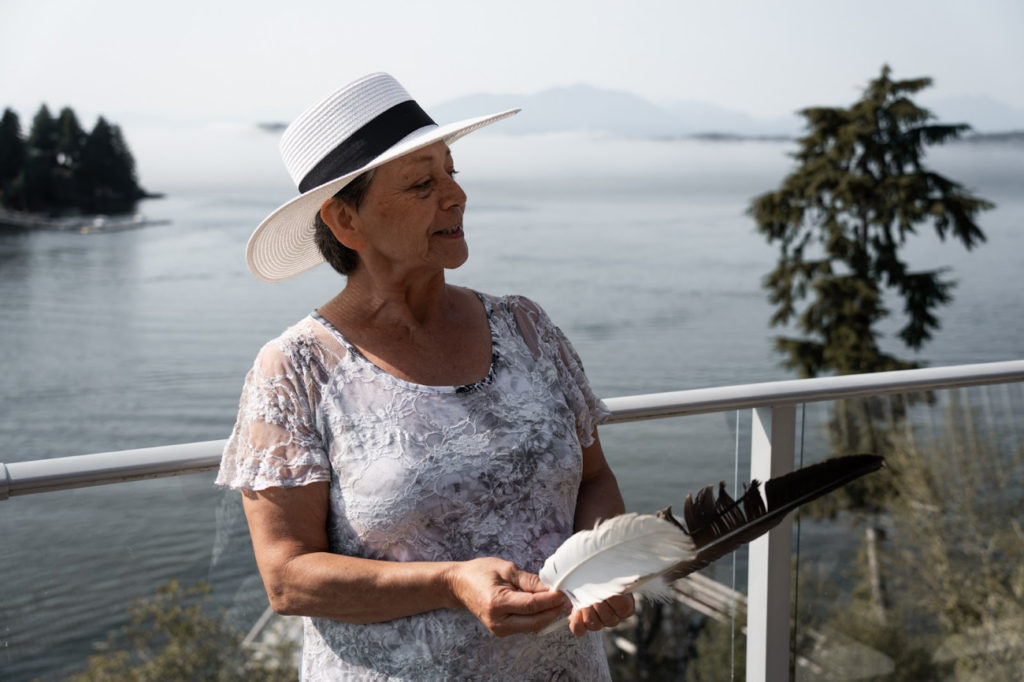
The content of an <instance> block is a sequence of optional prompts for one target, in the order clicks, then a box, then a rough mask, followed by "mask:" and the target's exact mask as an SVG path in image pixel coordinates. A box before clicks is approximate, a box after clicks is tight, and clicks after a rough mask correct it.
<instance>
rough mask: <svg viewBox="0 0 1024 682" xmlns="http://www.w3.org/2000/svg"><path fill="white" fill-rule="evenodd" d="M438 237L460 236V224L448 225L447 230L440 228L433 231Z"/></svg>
mask: <svg viewBox="0 0 1024 682" xmlns="http://www.w3.org/2000/svg"><path fill="white" fill-rule="evenodd" d="M434 235H435V236H438V237H461V236H462V225H454V226H452V227H449V228H448V229H447V230H440V231H438V232H435V233H434Z"/></svg>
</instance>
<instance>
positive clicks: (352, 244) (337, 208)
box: [320, 197, 366, 251]
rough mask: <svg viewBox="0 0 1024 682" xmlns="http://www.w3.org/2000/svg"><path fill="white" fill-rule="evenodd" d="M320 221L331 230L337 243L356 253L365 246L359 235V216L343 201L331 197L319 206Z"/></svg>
mask: <svg viewBox="0 0 1024 682" xmlns="http://www.w3.org/2000/svg"><path fill="white" fill-rule="evenodd" d="M320 219H321V220H323V221H324V223H325V224H326V225H327V227H329V228H331V232H332V233H333V234H334V238H335V239H337V240H338V241H339V242H341V243H342V244H344V245H345V246H347V247H348V248H350V249H352V250H353V251H358V250H359V249H361V248H363V247H365V246H366V241H365V240H364V239H363V237H362V235H361V234H359V225H360V222H359V216H358V214H357V213H356V212H355V211H354V210H353V209H352V207H351V206H349V205H348V204H347V203H345V202H344V201H341V200H340V199H335V198H334V197H331V198H330V199H328V200H327V201H325V202H324V203H322V204H321V205H320Z"/></svg>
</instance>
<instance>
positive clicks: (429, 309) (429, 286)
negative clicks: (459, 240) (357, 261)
mask: <svg viewBox="0 0 1024 682" xmlns="http://www.w3.org/2000/svg"><path fill="white" fill-rule="evenodd" d="M452 303H453V301H452V298H451V291H450V290H449V287H448V286H447V285H446V284H445V279H444V271H443V270H441V271H439V272H435V273H431V274H425V275H420V276H408V277H404V278H402V279H400V280H399V279H397V278H388V277H380V276H378V277H374V276H373V275H372V274H371V273H369V272H367V270H366V269H365V268H362V267H357V268H356V271H355V272H353V273H352V274H351V275H349V277H348V282H347V283H346V285H345V288H344V289H343V290H342V291H341V293H339V294H338V295H337V296H335V297H334V298H333V299H332V300H331V301H330V302H328V303H327V304H326V305H325V306H322V307H321V309H320V313H321V314H322V315H324V316H325V317H327V318H328V319H331V318H335V319H337V321H338V322H340V323H341V324H343V325H344V326H351V325H358V326H360V327H362V326H364V325H365V326H374V327H377V328H378V329H395V330H406V331H407V332H415V331H417V330H419V329H423V328H425V327H430V326H431V325H433V324H435V323H438V322H443V320H444V318H445V317H446V316H447V315H449V314H450V313H451V311H452Z"/></svg>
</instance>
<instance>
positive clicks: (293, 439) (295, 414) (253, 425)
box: [217, 342, 331, 490]
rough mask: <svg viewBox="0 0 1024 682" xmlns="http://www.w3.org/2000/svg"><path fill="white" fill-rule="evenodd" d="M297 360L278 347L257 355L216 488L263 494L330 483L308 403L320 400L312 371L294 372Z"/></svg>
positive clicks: (310, 405) (312, 408)
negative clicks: (219, 486) (278, 488)
mask: <svg viewBox="0 0 1024 682" xmlns="http://www.w3.org/2000/svg"><path fill="white" fill-rule="evenodd" d="M293 355H295V354H293ZM302 357H303V356H302V355H297V357H289V354H287V353H286V352H285V350H284V348H282V344H280V343H279V342H271V343H269V344H267V345H266V346H264V347H263V350H262V351H260V354H259V356H258V357H257V358H256V363H255V364H254V365H253V368H252V369H251V370H250V371H249V374H248V375H247V376H246V377H245V387H244V388H243V390H242V398H241V400H240V402H239V407H238V420H237V421H236V422H235V427H234V429H233V430H232V432H231V438H230V439H229V440H228V443H227V445H226V446H225V448H224V455H223V458H222V459H221V465H220V473H219V475H218V476H217V484H218V485H222V486H227V487H230V488H235V489H244V490H262V489H264V488H271V487H281V488H291V487H294V486H300V485H307V484H309V483H314V482H316V481H330V480H331V469H330V463H329V460H328V457H327V454H326V451H325V448H324V443H323V439H322V437H321V435H320V433H319V431H318V430H317V428H316V423H315V421H316V420H315V415H314V410H315V405H313V404H312V402H313V401H314V400H317V399H318V396H319V389H318V387H317V386H316V385H315V384H316V382H315V380H314V379H313V376H314V372H311V371H308V370H306V371H303V370H301V369H298V368H296V363H295V362H293V360H299V359H302ZM305 357H306V359H308V354H306V356H305Z"/></svg>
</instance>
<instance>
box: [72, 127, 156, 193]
mask: <svg viewBox="0 0 1024 682" xmlns="http://www.w3.org/2000/svg"><path fill="white" fill-rule="evenodd" d="M78 177H79V188H80V190H81V192H80V193H81V196H82V201H83V204H84V205H85V206H86V207H88V208H89V209H90V210H94V211H104V212H113V211H123V210H126V209H128V208H129V207H130V206H131V205H132V204H134V203H135V201H137V200H138V199H140V198H141V197H143V196H144V195H145V193H144V192H143V191H142V189H141V188H140V187H139V185H138V182H137V180H136V177H135V159H134V158H133V157H132V153H131V151H130V150H129V149H128V145H127V143H126V142H125V140H124V136H123V135H122V134H121V130H120V128H118V127H117V126H114V125H110V124H109V123H108V122H107V121H106V119H104V118H103V117H102V116H100V117H99V119H98V120H97V121H96V125H95V126H94V127H93V129H92V132H90V133H89V135H88V137H87V139H86V141H85V146H84V147H83V149H82V162H81V165H80V167H79V173H78Z"/></svg>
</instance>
